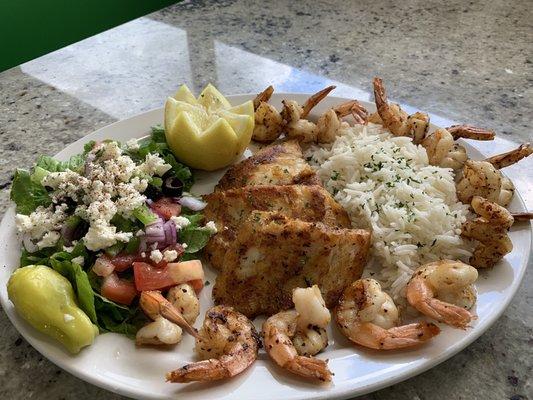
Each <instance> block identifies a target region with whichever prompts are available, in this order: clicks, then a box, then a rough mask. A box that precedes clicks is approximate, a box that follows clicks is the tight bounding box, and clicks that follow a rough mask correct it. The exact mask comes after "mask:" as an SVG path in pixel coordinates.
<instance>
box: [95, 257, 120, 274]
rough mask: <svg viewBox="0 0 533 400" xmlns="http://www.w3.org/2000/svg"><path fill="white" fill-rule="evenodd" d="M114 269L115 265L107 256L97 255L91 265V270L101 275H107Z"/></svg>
mask: <svg viewBox="0 0 533 400" xmlns="http://www.w3.org/2000/svg"><path fill="white" fill-rule="evenodd" d="M114 270H115V266H114V265H113V263H112V262H111V261H109V259H108V258H107V257H98V258H97V259H96V262H95V263H94V265H93V272H94V273H95V274H96V275H98V276H102V277H104V278H105V277H106V276H109V275H111V274H112V273H113V271H114Z"/></svg>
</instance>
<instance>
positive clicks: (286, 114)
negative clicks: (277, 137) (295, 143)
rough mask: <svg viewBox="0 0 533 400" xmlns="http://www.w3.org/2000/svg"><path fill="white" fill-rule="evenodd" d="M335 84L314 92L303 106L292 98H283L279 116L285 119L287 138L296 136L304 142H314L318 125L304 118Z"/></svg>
mask: <svg viewBox="0 0 533 400" xmlns="http://www.w3.org/2000/svg"><path fill="white" fill-rule="evenodd" d="M333 89H335V86H328V87H327V88H325V89H322V90H321V91H319V92H317V93H315V94H314V95H312V96H311V97H309V99H307V101H306V102H305V104H304V105H303V106H300V105H299V104H298V103H297V102H296V101H294V100H283V101H282V103H283V109H282V110H281V116H282V117H283V119H284V121H285V130H286V134H287V137H288V138H296V139H298V140H300V141H301V142H304V143H309V142H316V141H317V138H318V127H317V125H316V124H315V123H314V122H311V121H308V120H307V119H306V118H307V116H308V115H309V113H310V112H311V110H312V109H313V107H314V106H316V105H317V104H318V103H319V102H320V101H321V100H322V99H324V97H326V96H327V95H328V94H329V92H331V91H332V90H333Z"/></svg>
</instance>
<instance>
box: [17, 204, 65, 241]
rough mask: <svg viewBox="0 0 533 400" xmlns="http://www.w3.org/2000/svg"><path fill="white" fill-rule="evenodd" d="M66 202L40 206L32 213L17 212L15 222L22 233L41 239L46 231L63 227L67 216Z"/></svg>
mask: <svg viewBox="0 0 533 400" xmlns="http://www.w3.org/2000/svg"><path fill="white" fill-rule="evenodd" d="M66 209H67V205H66V204H61V205H59V206H56V207H55V209H54V207H53V206H49V207H42V206H39V207H37V208H36V209H35V211H34V212H32V213H31V214H30V215H23V214H17V215H16V216H15V223H16V225H17V229H18V230H19V232H20V233H23V234H26V235H28V236H29V237H30V238H31V239H34V240H38V239H41V238H42V237H43V236H44V234H45V233H47V232H50V231H55V230H59V229H61V225H62V224H63V221H64V220H65V218H66V217H67V215H66V214H65V210H66Z"/></svg>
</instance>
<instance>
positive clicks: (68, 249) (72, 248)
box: [63, 246, 74, 253]
mask: <svg viewBox="0 0 533 400" xmlns="http://www.w3.org/2000/svg"><path fill="white" fill-rule="evenodd" d="M72 250H74V246H63V251H66V252H67V253H72Z"/></svg>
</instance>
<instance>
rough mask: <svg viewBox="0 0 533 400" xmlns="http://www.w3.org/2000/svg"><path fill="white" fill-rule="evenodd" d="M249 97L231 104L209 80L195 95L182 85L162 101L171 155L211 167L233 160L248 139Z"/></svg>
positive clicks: (251, 127) (193, 164)
mask: <svg viewBox="0 0 533 400" xmlns="http://www.w3.org/2000/svg"><path fill="white" fill-rule="evenodd" d="M253 130H254V107H253V103H252V101H247V102H245V103H243V104H240V105H237V106H234V107H232V106H231V104H230V102H229V101H228V100H227V99H226V98H225V97H224V96H223V95H222V94H221V93H220V92H219V91H218V90H217V89H216V88H215V87H214V86H213V85H211V84H209V85H207V86H206V87H205V89H204V90H202V92H201V93H200V96H198V98H195V97H194V95H193V94H192V92H191V91H190V90H189V88H188V87H187V86H186V85H182V86H181V87H180V88H179V89H178V91H177V92H176V94H175V95H174V96H173V97H169V98H168V99H167V101H166V103H165V135H166V139H167V143H168V145H169V147H170V149H171V150H172V152H173V153H174V155H175V156H176V157H177V158H178V159H179V160H180V161H182V162H184V163H185V164H187V165H188V166H190V167H193V168H197V169H203V170H206V171H213V170H216V169H219V168H223V167H226V166H228V165H230V164H232V163H233V162H234V161H235V159H236V158H238V157H239V156H240V155H241V154H242V153H243V152H244V150H246V147H247V146H248V144H249V143H250V140H251V138H252V133H253Z"/></svg>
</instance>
